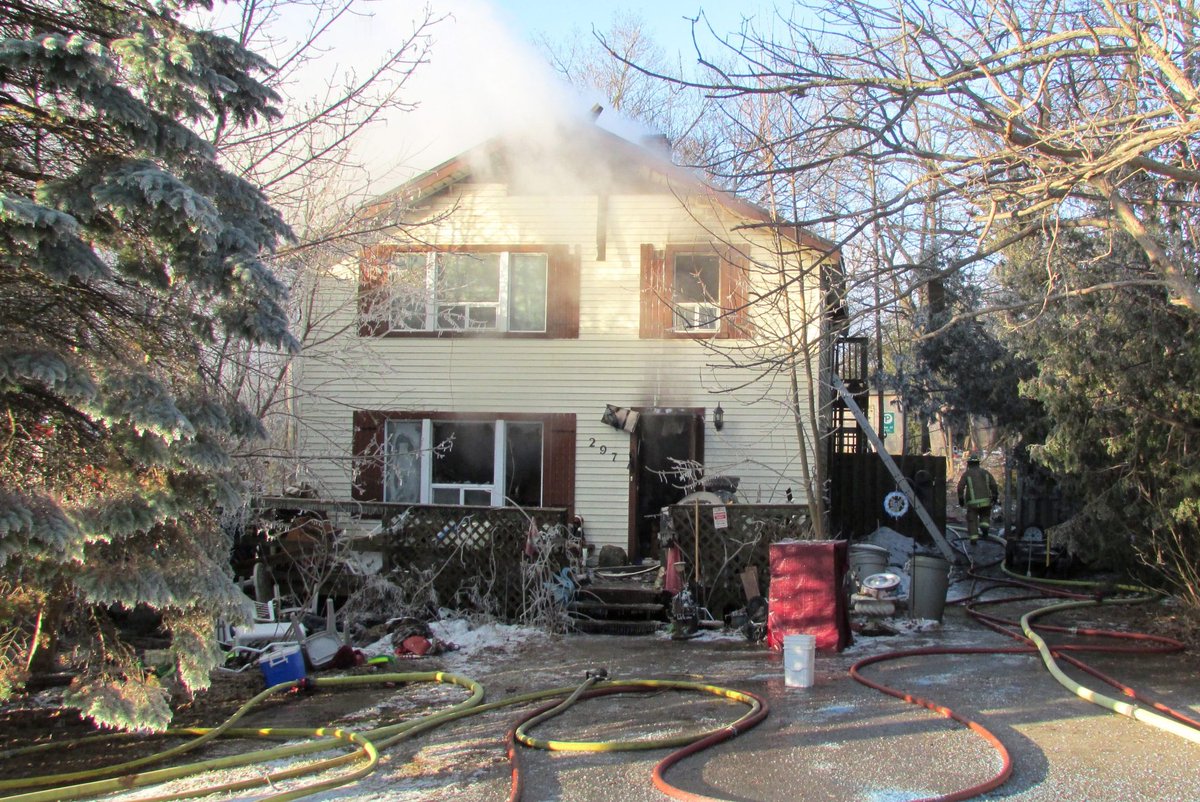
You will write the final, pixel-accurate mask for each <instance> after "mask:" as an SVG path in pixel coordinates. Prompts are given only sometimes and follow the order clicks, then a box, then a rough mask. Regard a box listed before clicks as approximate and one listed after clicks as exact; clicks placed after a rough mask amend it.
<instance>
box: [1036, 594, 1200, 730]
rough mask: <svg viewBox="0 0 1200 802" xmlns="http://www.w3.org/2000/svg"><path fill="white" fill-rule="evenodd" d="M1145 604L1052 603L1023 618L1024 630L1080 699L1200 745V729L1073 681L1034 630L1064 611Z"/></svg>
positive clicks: (1051, 669) (1052, 670) (1062, 682)
mask: <svg viewBox="0 0 1200 802" xmlns="http://www.w3.org/2000/svg"><path fill="white" fill-rule="evenodd" d="M1144 601H1148V598H1147V597H1138V598H1135V599H1103V600H1089V601H1068V602H1060V603H1058V604H1051V605H1047V606H1045V607H1041V608H1039V609H1037V610H1030V611H1029V612H1028V613H1026V614H1025V615H1023V616H1021V630H1022V631H1023V632H1024V633H1025V637H1027V638H1029V640H1031V641H1033V644H1034V645H1035V646H1036V647H1037V650H1038V652H1039V653H1040V654H1041V656H1042V662H1043V663H1044V664H1045V666H1046V669H1047V670H1048V671H1049V672H1050V674H1051V675H1052V676H1053V677H1054V678H1055V679H1056V680H1058V683H1059V684H1060V685H1062V686H1063V687H1064V688H1066V689H1067V690H1069V691H1071V692H1072V693H1073V694H1075V695H1076V696H1078V697H1079V698H1080V699H1084V700H1086V701H1088V702H1091V703H1092V704H1094V705H1098V706H1100V707H1103V708H1105V709H1106V710H1111V711H1112V712H1114V713H1118V714H1120V715H1122V716H1128V717H1129V718H1132V719H1134V720H1136V721H1140V722H1142V723H1143V724H1148V725H1150V726H1151V727H1155V728H1157V729H1160V730H1163V731H1165V732H1169V733H1172V734H1174V735H1178V736H1179V737H1181V738H1185V739H1187V740H1189V741H1191V742H1193V743H1200V730H1197V729H1195V728H1194V727H1192V726H1189V725H1187V724H1185V723H1184V722H1182V721H1178V720H1174V719H1172V718H1168V717H1167V716H1164V715H1160V714H1159V713H1155V712H1153V711H1150V710H1146V709H1144V708H1142V707H1138V706H1137V705H1133V704H1130V703H1128V702H1122V701H1120V700H1119V699H1114V698H1112V697H1111V696H1105V695H1104V694H1102V693H1100V692H1098V691H1095V690H1092V689H1091V688H1088V687H1086V686H1084V685H1082V684H1080V683H1078V682H1076V681H1075V680H1073V679H1071V678H1070V677H1069V676H1067V675H1066V673H1064V672H1063V670H1062V669H1061V668H1059V666H1058V661H1057V660H1056V659H1055V656H1054V650H1053V649H1051V648H1050V647H1049V646H1048V645H1046V641H1045V640H1044V639H1043V638H1042V637H1041V636H1040V635H1038V634H1037V632H1035V631H1034V629H1033V625H1032V624H1031V622H1032V621H1033V620H1034V619H1035V618H1039V617H1041V616H1043V615H1049V614H1050V613H1055V612H1061V611H1063V610H1073V609H1078V608H1080V607H1095V606H1098V605H1101V604H1119V603H1136V602H1144Z"/></svg>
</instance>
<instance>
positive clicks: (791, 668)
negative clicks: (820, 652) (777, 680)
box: [783, 635, 817, 688]
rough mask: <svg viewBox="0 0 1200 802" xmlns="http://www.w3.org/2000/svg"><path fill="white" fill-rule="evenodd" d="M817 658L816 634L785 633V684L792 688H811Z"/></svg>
mask: <svg viewBox="0 0 1200 802" xmlns="http://www.w3.org/2000/svg"><path fill="white" fill-rule="evenodd" d="M816 659H817V636H816V635H784V636H783V682H784V684H785V685H787V686H788V687H790V688H811V687H812V684H813V672H814V670H815V664H816Z"/></svg>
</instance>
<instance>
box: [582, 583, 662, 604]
mask: <svg viewBox="0 0 1200 802" xmlns="http://www.w3.org/2000/svg"><path fill="white" fill-rule="evenodd" d="M578 596H579V598H581V599H582V600H586V601H593V600H594V601H602V602H607V603H610V604H661V603H662V600H663V597H664V593H663V591H662V590H661V589H659V588H656V587H654V585H652V584H649V583H638V582H592V583H590V584H587V585H583V586H582V587H580V588H579V593H578Z"/></svg>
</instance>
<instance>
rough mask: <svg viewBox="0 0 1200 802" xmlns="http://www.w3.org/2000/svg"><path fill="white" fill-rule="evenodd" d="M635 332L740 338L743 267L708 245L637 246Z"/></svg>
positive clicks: (744, 314) (744, 323)
mask: <svg viewBox="0 0 1200 802" xmlns="http://www.w3.org/2000/svg"><path fill="white" fill-rule="evenodd" d="M641 268H642V301H641V325H640V330H641V336H642V337H644V338H649V337H685V338H686V337H697V336H706V337H722V338H745V337H749V336H750V335H751V329H750V321H749V314H748V311H747V296H746V285H747V270H746V268H745V260H744V259H743V258H742V256H741V254H739V253H737V252H736V251H734V250H733V249H731V248H724V247H715V246H712V245H694V246H668V247H666V248H656V247H654V246H653V245H643V246H642V265H641Z"/></svg>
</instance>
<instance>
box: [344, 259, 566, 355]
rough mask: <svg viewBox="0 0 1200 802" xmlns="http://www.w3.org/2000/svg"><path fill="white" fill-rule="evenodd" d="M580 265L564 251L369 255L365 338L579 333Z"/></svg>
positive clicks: (363, 310) (364, 286)
mask: <svg viewBox="0 0 1200 802" xmlns="http://www.w3.org/2000/svg"><path fill="white" fill-rule="evenodd" d="M578 265H579V262H578V258H577V257H573V256H572V255H571V254H570V253H568V252H567V251H566V249H565V248H561V247H550V248H546V249H544V250H534V249H529V248H523V249H500V248H492V247H489V248H478V249H461V250H448V251H406V250H400V249H398V248H393V247H381V248H375V249H371V250H370V251H369V252H368V253H367V254H365V255H364V260H363V276H362V287H361V293H360V304H359V307H360V313H361V320H362V326H361V330H360V333H361V334H364V335H378V334H409V335H412V334H418V333H423V334H429V333H432V334H435V335H438V336H441V335H443V334H450V335H454V334H465V333H470V334H492V335H514V336H534V337H538V336H540V337H578V336H579V267H578Z"/></svg>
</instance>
